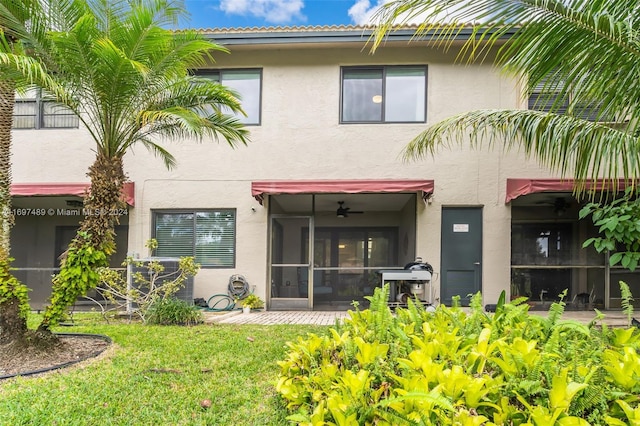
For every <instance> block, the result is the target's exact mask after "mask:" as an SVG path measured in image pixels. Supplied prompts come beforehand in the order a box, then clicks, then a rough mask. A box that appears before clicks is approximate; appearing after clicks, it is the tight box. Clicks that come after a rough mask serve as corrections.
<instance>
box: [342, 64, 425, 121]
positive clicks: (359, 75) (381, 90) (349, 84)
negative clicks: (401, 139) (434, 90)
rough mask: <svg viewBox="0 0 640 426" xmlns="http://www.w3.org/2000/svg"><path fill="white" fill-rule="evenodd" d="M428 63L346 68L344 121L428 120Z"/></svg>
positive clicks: (343, 100) (344, 73) (344, 70)
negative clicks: (422, 64) (421, 64)
mask: <svg viewBox="0 0 640 426" xmlns="http://www.w3.org/2000/svg"><path fill="white" fill-rule="evenodd" d="M426 88H427V68H426V67H425V66H389V67H349V68H343V69H342V107H341V122H342V123H416V122H417V123H423V122H425V121H426V98H427V96H426V93H427V91H426Z"/></svg>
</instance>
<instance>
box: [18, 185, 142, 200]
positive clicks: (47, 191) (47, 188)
mask: <svg viewBox="0 0 640 426" xmlns="http://www.w3.org/2000/svg"><path fill="white" fill-rule="evenodd" d="M88 189H89V184H88V183H14V184H12V185H11V195H12V196H14V197H34V196H44V197H46V196H50V197H58V196H65V195H75V196H78V197H83V196H84V194H85V193H86V192H87V190H88ZM122 196H123V198H124V201H125V202H126V203H127V204H128V205H130V206H134V205H135V187H134V183H133V182H126V183H125V184H124V185H123V186H122Z"/></svg>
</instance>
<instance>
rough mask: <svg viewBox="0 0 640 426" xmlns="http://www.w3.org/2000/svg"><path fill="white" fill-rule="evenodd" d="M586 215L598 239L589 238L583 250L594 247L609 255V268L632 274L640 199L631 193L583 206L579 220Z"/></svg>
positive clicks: (639, 251) (639, 246) (638, 255)
mask: <svg viewBox="0 0 640 426" xmlns="http://www.w3.org/2000/svg"><path fill="white" fill-rule="evenodd" d="M589 215H591V219H592V220H593V224H594V225H595V226H596V227H598V232H600V236H599V237H594V238H589V239H588V240H587V241H585V242H584V244H583V247H588V246H590V245H593V247H594V248H595V249H596V251H597V252H598V253H602V252H607V251H608V252H611V253H612V255H611V257H610V258H609V262H610V264H611V266H615V265H617V264H618V263H619V264H621V265H622V267H624V268H627V269H629V270H630V271H634V270H635V269H636V267H637V266H638V262H639V261H640V199H637V198H636V194H635V192H634V191H633V189H631V188H630V189H628V190H627V191H626V192H625V195H624V196H623V197H621V198H618V199H616V200H613V201H608V202H604V203H589V204H587V205H585V206H584V207H583V208H582V210H580V219H583V218H585V217H587V216H589Z"/></svg>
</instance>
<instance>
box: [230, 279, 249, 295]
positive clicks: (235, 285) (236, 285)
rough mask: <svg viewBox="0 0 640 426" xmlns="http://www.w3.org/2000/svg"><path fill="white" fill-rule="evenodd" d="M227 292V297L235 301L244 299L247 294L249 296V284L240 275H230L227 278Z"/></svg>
mask: <svg viewBox="0 0 640 426" xmlns="http://www.w3.org/2000/svg"><path fill="white" fill-rule="evenodd" d="M228 292H229V296H231V297H232V298H233V299H235V300H239V299H244V298H245V297H247V296H248V295H249V294H251V289H250V288H249V282H248V281H247V279H246V278H245V277H244V276H242V275H240V274H234V275H231V276H230V277H229V288H228Z"/></svg>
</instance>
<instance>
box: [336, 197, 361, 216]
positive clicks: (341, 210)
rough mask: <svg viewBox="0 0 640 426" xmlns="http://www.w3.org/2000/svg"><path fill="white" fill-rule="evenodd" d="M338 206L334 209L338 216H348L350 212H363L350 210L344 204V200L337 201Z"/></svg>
mask: <svg viewBox="0 0 640 426" xmlns="http://www.w3.org/2000/svg"><path fill="white" fill-rule="evenodd" d="M338 204H339V207H338V210H337V211H336V215H337V216H338V217H349V215H350V214H362V213H364V212H361V211H355V210H351V208H349V207H345V206H344V201H338Z"/></svg>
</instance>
